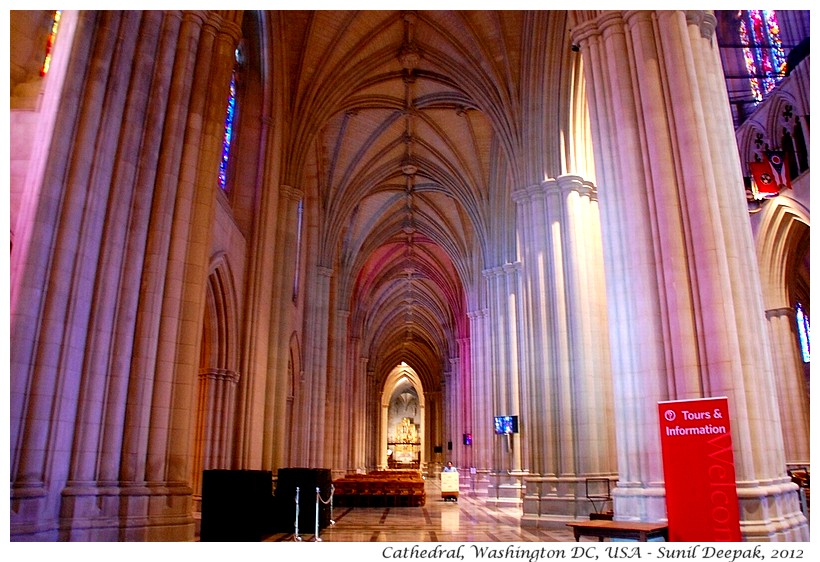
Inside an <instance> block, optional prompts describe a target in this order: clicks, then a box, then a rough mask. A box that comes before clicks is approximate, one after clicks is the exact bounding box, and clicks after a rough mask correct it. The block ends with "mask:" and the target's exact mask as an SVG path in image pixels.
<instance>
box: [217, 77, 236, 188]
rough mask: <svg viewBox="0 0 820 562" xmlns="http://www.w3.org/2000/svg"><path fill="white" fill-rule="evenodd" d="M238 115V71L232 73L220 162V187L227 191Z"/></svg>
mask: <svg viewBox="0 0 820 562" xmlns="http://www.w3.org/2000/svg"><path fill="white" fill-rule="evenodd" d="M235 114H236V69H234V71H233V73H231V86H230V92H229V94H228V108H227V110H226V111H225V133H224V136H223V137H222V159H221V160H220V161H219V187H220V188H221V189H222V190H223V191H224V190H226V189H227V179H228V162H229V160H230V157H231V140H232V139H233V120H234V115H235Z"/></svg>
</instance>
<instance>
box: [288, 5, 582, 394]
mask: <svg viewBox="0 0 820 562" xmlns="http://www.w3.org/2000/svg"><path fill="white" fill-rule="evenodd" d="M277 17H281V18H283V20H282V25H281V27H280V28H281V29H282V35H283V37H281V44H282V46H283V48H284V49H285V54H284V57H283V58H282V60H283V63H284V65H285V66H286V69H287V70H286V71H285V73H286V74H287V76H288V84H289V88H290V91H289V92H287V93H286V94H285V95H286V98H287V100H288V101H287V103H286V106H287V107H288V111H289V118H288V121H289V123H290V130H289V132H288V134H287V139H286V142H287V146H288V153H287V157H286V162H285V168H284V170H283V183H284V184H286V185H292V186H300V188H304V190H305V192H306V193H307V195H308V200H309V201H312V202H314V203H315V205H316V206H317V207H318V209H316V211H315V213H316V216H317V219H316V222H317V223H318V233H317V235H318V245H317V248H316V249H317V253H318V254H317V256H316V261H317V263H318V264H319V265H321V266H323V267H327V268H329V269H331V270H332V271H333V278H334V291H335V302H336V303H337V306H338V309H339V310H343V311H347V312H349V315H350V316H349V322H348V327H349V335H350V337H351V338H356V339H357V341H358V342H359V347H358V349H359V350H360V352H361V354H362V355H363V356H365V357H367V359H368V369H373V370H374V372H375V374H376V378H377V381H380V382H377V386H379V387H381V385H382V384H383V383H384V381H385V378H386V377H387V376H388V374H389V373H390V371H391V370H392V369H394V368H395V367H396V365H399V364H400V363H401V362H402V361H404V362H406V363H407V364H408V365H410V366H411V367H412V368H413V369H414V370H415V372H416V373H417V374H418V376H419V378H420V380H421V381H422V384H423V386H424V390H425V391H431V390H436V391H438V390H440V389H441V386H442V382H441V381H442V375H443V373H444V372H445V371H447V369H448V368H449V365H450V360H451V359H454V358H457V357H458V355H459V349H458V345H457V342H458V341H459V340H461V339H463V338H468V337H469V323H468V320H467V312H468V311H469V310H478V309H481V308H482V307H483V306H486V304H485V303H484V299H485V298H486V297H485V295H484V294H483V293H482V291H483V286H484V283H483V272H484V271H485V270H487V269H489V268H493V267H497V266H500V265H503V264H505V263H510V262H513V261H515V260H516V239H515V227H514V225H515V220H514V218H515V207H514V203H513V201H512V197H511V196H510V193H511V192H512V190H514V189H515V188H517V187H519V186H526V185H533V184H538V183H540V182H541V181H543V179H544V178H545V177H548V176H555V175H557V174H559V173H560V172H561V170H559V164H558V161H559V160H560V150H559V148H558V142H559V140H558V139H560V137H561V135H560V134H559V133H558V130H559V128H560V125H559V122H560V121H561V116H560V115H559V112H558V111H556V110H555V107H559V105H558V103H557V101H556V103H555V105H553V106H550V105H549V104H546V103H544V100H545V99H550V96H552V99H555V100H558V99H559V98H560V89H561V69H562V68H566V67H567V64H566V60H565V59H562V57H566V56H569V55H568V54H569V53H570V50H569V45H568V44H567V41H568V35H567V33H566V30H565V27H566V21H567V16H566V13H565V12H513V11H501V12H494V11H457V12H445V11H434V12H402V11H362V12H355V11H332V12H331V11H328V12H323V11H318V12H286V13H283V14H282V15H280V16H277ZM548 52H553V53H559V55H557V56H555V57H554V59H551V58H549V57H548V56H547V54H546V53H548ZM549 139H555V140H549ZM551 143H554V144H551ZM445 400H446V398H445Z"/></svg>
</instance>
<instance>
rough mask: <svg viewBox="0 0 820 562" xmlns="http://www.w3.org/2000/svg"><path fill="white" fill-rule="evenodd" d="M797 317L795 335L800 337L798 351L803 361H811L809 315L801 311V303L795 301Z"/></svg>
mask: <svg viewBox="0 0 820 562" xmlns="http://www.w3.org/2000/svg"><path fill="white" fill-rule="evenodd" d="M795 312H796V317H797V335H798V336H799V337H800V351H801V352H802V354H803V363H810V362H811V329H810V327H809V317H808V316H806V313H805V312H803V305H801V304H800V303H797V306H795Z"/></svg>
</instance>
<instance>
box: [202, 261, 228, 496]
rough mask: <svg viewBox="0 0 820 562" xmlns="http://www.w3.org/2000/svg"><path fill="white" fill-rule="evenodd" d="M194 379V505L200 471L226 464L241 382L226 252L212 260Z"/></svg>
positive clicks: (221, 466) (222, 466) (226, 465)
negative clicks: (195, 399) (195, 386)
mask: <svg viewBox="0 0 820 562" xmlns="http://www.w3.org/2000/svg"><path fill="white" fill-rule="evenodd" d="M211 264H212V265H211V267H210V274H209V275H208V283H207V291H206V296H205V310H204V320H203V330H202V346H201V352H200V366H199V378H198V382H197V401H196V429H195V432H194V447H193V455H194V458H193V459H192V460H193V462H192V463H191V466H192V478H191V481H192V483H193V489H194V502H195V506H196V504H198V502H199V501H201V493H202V471H203V470H208V469H216V468H229V467H230V462H231V456H232V455H231V453H232V449H233V436H234V433H235V432H234V420H235V416H234V411H235V408H236V394H237V387H238V384H239V373H238V371H237V369H238V361H239V351H238V339H239V320H238V318H237V304H236V303H237V298H236V290H235V286H234V281H233V276H232V275H231V270H230V267H229V265H228V261H227V257H226V256H225V255H224V254H220V255H217V256H216V257H215V258H214V259H212V261H211Z"/></svg>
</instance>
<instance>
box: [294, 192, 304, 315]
mask: <svg viewBox="0 0 820 562" xmlns="http://www.w3.org/2000/svg"><path fill="white" fill-rule="evenodd" d="M303 213H304V208H303V206H302V199H299V202H298V203H297V204H296V268H295V269H294V271H293V301H294V302H296V299H297V298H298V297H299V267H300V266H299V264H301V263H302V215H303Z"/></svg>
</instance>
